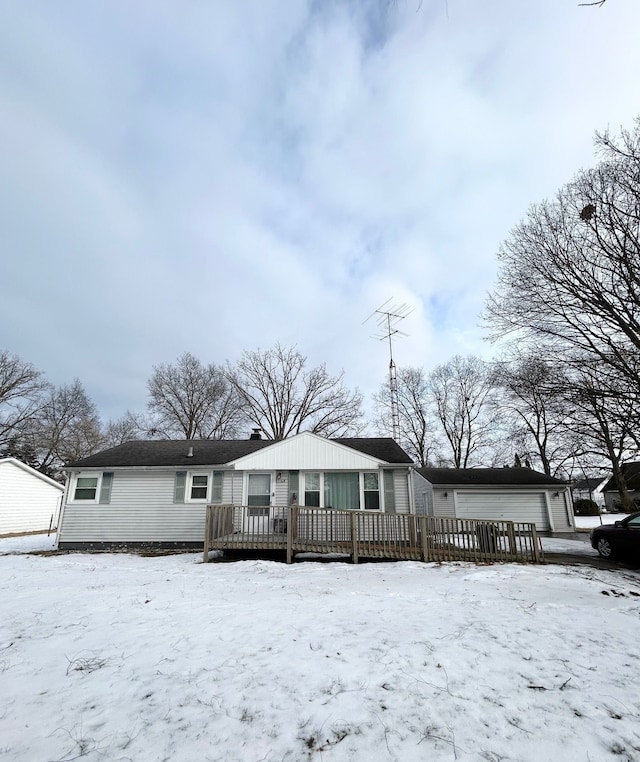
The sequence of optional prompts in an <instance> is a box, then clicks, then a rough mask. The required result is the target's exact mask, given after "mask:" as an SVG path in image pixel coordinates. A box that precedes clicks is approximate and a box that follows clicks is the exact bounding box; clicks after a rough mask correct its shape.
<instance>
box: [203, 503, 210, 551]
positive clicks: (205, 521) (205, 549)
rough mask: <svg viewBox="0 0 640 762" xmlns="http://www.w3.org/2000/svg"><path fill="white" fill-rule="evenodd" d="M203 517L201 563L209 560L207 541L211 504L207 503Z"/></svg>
mask: <svg viewBox="0 0 640 762" xmlns="http://www.w3.org/2000/svg"><path fill="white" fill-rule="evenodd" d="M205 511H206V512H205V517H204V551H203V556H202V563H203V564H206V563H208V562H209V542H210V541H211V540H210V538H211V506H210V505H208V506H207V507H206V508H205Z"/></svg>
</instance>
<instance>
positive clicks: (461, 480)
mask: <svg viewBox="0 0 640 762" xmlns="http://www.w3.org/2000/svg"><path fill="white" fill-rule="evenodd" d="M417 471H418V473H419V474H420V475H421V476H424V478H425V479H426V480H427V481H429V482H431V484H436V485H438V486H442V485H446V486H447V487H457V486H460V487H462V486H466V485H469V486H473V485H478V484H480V485H495V486H496V487H497V486H511V485H513V486H523V487H525V486H526V487H530V486H537V485H540V486H542V485H551V486H561V485H562V486H565V482H563V481H561V480H560V479H556V478H554V477H553V476H547V475H546V474H541V473H539V472H538V471H532V470H531V469H530V468H418V469H417Z"/></svg>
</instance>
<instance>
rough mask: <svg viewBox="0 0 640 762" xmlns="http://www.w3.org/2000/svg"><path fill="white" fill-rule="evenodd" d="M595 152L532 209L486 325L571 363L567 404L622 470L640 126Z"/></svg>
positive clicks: (503, 269) (637, 383) (632, 354)
mask: <svg viewBox="0 0 640 762" xmlns="http://www.w3.org/2000/svg"><path fill="white" fill-rule="evenodd" d="M596 146H597V149H598V153H599V156H600V161H599V163H598V164H597V165H596V167H595V168H593V169H590V170H585V171H582V172H580V173H579V174H578V175H577V176H576V178H575V179H574V180H573V181H572V182H571V183H569V184H568V185H566V186H564V187H563V188H561V189H560V191H559V192H558V193H557V195H556V198H555V199H554V200H553V201H551V202H543V203H541V204H537V205H535V206H533V207H532V208H531V209H530V211H529V214H528V216H527V219H526V220H525V221H524V222H522V223H521V224H520V225H518V226H517V227H516V228H515V229H514V230H513V231H512V233H511V235H510V237H509V238H508V239H507V241H506V242H505V243H503V245H502V247H501V249H500V252H499V260H500V270H499V275H498V286H497V288H496V289H495V291H494V293H493V294H492V295H491V296H490V297H489V300H488V302H487V307H486V318H487V321H488V323H489V325H490V327H491V329H492V337H493V338H494V339H498V338H501V339H505V340H507V341H508V342H510V343H511V344H518V345H519V346H520V347H525V348H526V347H529V348H533V347H535V351H536V352H537V353H538V354H542V356H545V357H546V358H548V359H549V360H551V361H553V362H554V363H555V364H557V365H558V366H560V365H564V367H565V368H566V371H567V374H568V380H569V382H570V384H571V385H572V388H570V389H569V390H568V391H567V394H566V396H565V398H564V399H565V403H566V404H567V405H568V406H571V405H573V404H577V403H578V402H580V401H582V407H581V414H582V416H583V418H584V421H585V422H586V421H588V422H590V424H589V425H591V424H593V425H595V427H596V428H595V431H596V432H598V436H601V437H602V438H601V440H600V445H599V450H600V452H601V453H602V454H603V455H605V456H606V457H607V458H609V460H610V463H611V467H612V468H613V470H614V473H616V472H617V471H618V470H619V459H620V457H628V456H629V454H630V450H629V445H628V443H629V442H632V441H633V440H634V432H635V431H637V430H638V424H639V423H640V417H639V413H638V410H639V408H640V405H638V401H639V398H640V380H639V379H640V375H639V370H640V121H638V122H637V123H636V125H635V128H634V129H633V130H632V131H624V130H623V131H622V132H621V134H620V136H619V137H617V138H616V137H611V136H610V135H609V134H608V133H604V134H601V135H597V136H596ZM621 413H624V415H625V416H626V418H625V419H624V420H623V419H622V418H621V417H620V414H621ZM574 426H575V428H576V429H580V420H578V419H577V420H575V422H574ZM588 428H589V427H588V426H586V427H582V431H583V432H584V433H585V435H586V433H587V431H588ZM614 429H615V430H618V433H615V434H614V433H613V430H614ZM623 434H624V435H623ZM621 437H622V438H621ZM607 442H608V444H607ZM636 446H637V440H636ZM621 490H622V492H621V500H622V502H623V503H625V501H626V500H627V497H626V496H625V495H624V487H623V486H622V487H621Z"/></svg>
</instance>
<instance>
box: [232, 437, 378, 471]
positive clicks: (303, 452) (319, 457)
mask: <svg viewBox="0 0 640 762" xmlns="http://www.w3.org/2000/svg"><path fill="white" fill-rule="evenodd" d="M383 462H384V461H381V460H378V459H376V458H371V457H370V456H368V455H365V454H364V453H361V452H358V451H357V450H352V449H351V448H350V447H345V446H344V445H341V444H338V443H337V442H330V441H329V440H326V439H322V438H321V437H318V436H316V435H314V434H309V433H308V432H305V433H304V434H299V435H298V436H296V437H291V438H290V439H284V440H282V441H281V442H274V443H273V445H271V446H270V447H265V448H264V449H262V450H258V451H257V452H255V453H252V454H251V455H246V456H245V457H244V458H239V459H238V460H236V461H234V465H235V467H236V468H237V469H239V470H244V471H283V470H284V471H296V470H299V471H340V470H345V471H377V469H378V466H379V465H380V464H381V463H383Z"/></svg>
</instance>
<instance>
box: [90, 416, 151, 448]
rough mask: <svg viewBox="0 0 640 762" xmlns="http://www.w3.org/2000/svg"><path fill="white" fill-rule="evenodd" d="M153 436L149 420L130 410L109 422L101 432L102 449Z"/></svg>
mask: <svg viewBox="0 0 640 762" xmlns="http://www.w3.org/2000/svg"><path fill="white" fill-rule="evenodd" d="M153 434H154V427H153V423H152V422H151V420H150V419H148V418H146V417H145V416H143V415H140V414H138V413H132V412H131V411H130V410H127V412H126V413H125V414H124V415H123V416H122V418H117V419H116V420H109V421H107V423H106V424H105V426H104V428H103V431H102V440H103V445H104V447H116V446H117V445H121V444H124V443H125V442H130V441H132V440H135V439H148V438H150V437H152V436H153Z"/></svg>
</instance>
